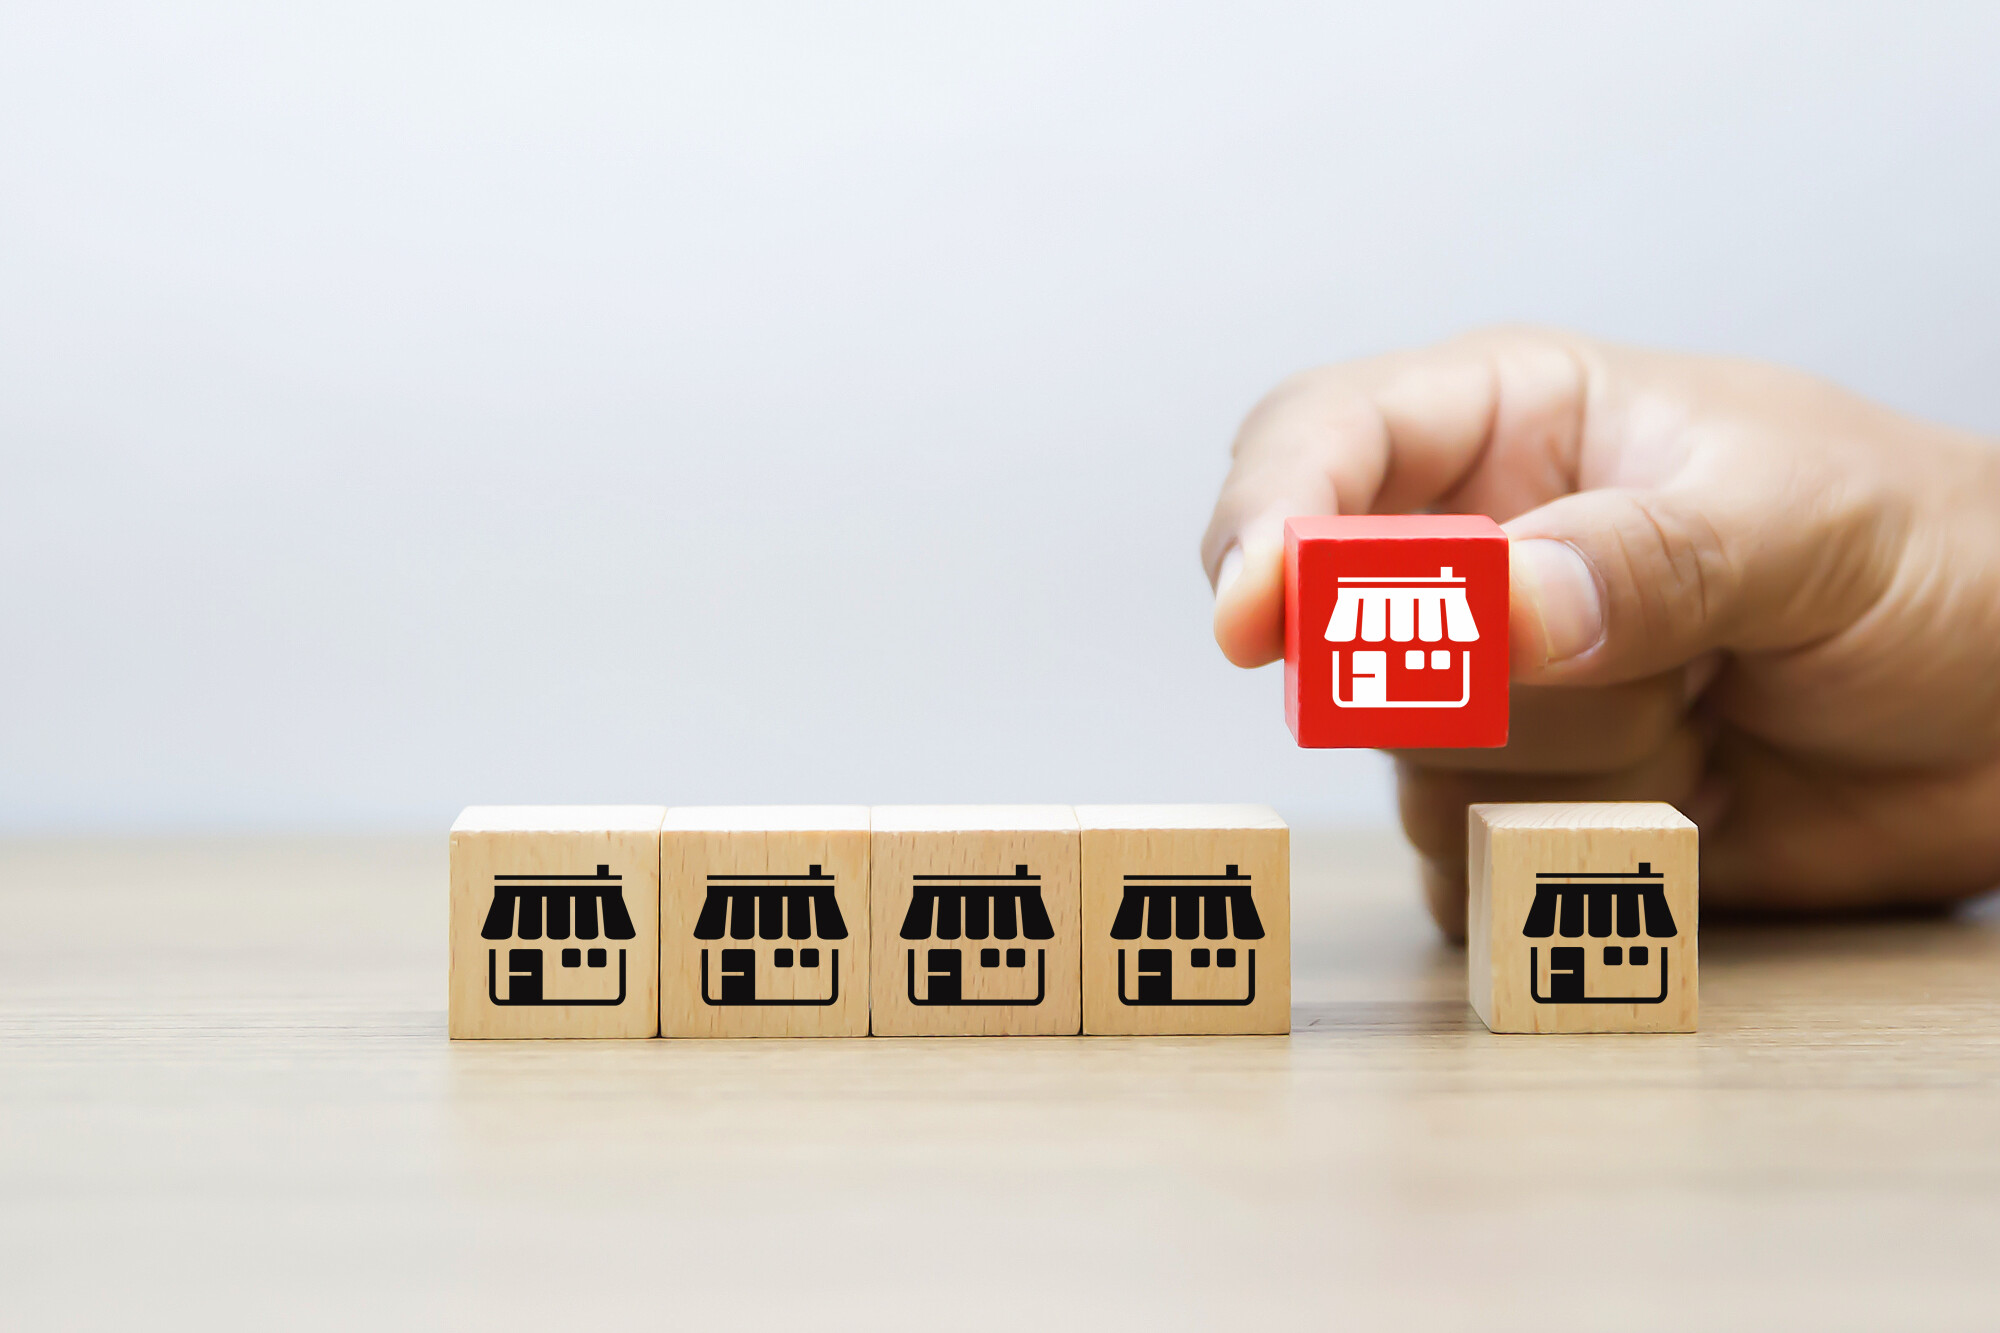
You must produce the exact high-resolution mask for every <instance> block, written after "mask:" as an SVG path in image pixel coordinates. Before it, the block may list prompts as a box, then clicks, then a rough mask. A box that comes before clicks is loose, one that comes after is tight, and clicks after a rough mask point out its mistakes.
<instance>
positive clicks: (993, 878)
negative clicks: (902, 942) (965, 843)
mask: <svg viewBox="0 0 2000 1333" xmlns="http://www.w3.org/2000/svg"><path fill="white" fill-rule="evenodd" d="M911 881H912V883H911V892H910V910H909V911H908V912H907V913H905V914H904V916H903V930H902V936H903V938H904V939H906V940H912V941H919V942H921V941H925V940H942V941H948V942H951V943H950V944H949V947H941V946H936V945H933V946H930V947H927V948H925V949H923V950H922V953H923V955H924V972H923V985H922V986H921V987H919V986H918V984H917V954H918V952H919V950H918V949H917V948H916V947H915V946H914V945H912V947H911V948H910V949H909V950H908V951H907V952H908V958H907V960H906V962H905V969H906V974H907V977H908V988H909V997H910V1003H911V1004H914V1005H922V1006H929V1005H940V1004H956V1005H1021V1006H1023V1007H1028V1006H1033V1005H1037V1004H1040V1003H1041V1002H1042V1000H1043V999H1044V998H1045V997H1046V996H1047V994H1048V966H1049V960H1048V950H1046V949H1043V948H1036V949H1034V950H1033V951H1032V952H1033V953H1034V960H1033V961H1034V987H1033V990H1032V992H1031V991H1030V990H1029V984H1028V976H1029V967H1028V964H1029V958H1028V954H1029V952H1030V950H1029V949H1028V947H1027V946H1026V945H1025V944H1016V943H1012V941H1015V940H1049V939H1054V938H1055V933H1056V931H1055V926H1054V925H1053V924H1051V923H1050V921H1049V912H1048V908H1047V906H1045V905H1044V904H1043V902H1042V877H1041V876H1040V875H1031V874H1029V873H1028V867H1026V866H1025V865H1017V866H1015V867H1014V873H1013V874H1011V875H913V876H911ZM959 940H971V941H976V942H977V943H974V944H966V945H960V944H958V943H956V941H959ZM987 940H998V941H1002V943H999V944H987V943H984V941H987Z"/></svg>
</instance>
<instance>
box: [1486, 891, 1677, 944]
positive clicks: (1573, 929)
mask: <svg viewBox="0 0 2000 1333" xmlns="http://www.w3.org/2000/svg"><path fill="white" fill-rule="evenodd" d="M1642 928H1643V930H1644V933H1645V934H1646V936H1647V937H1648V938H1650V939H1656V940H1665V939H1672V938H1673V937H1674V936H1675V935H1677V934H1679V933H1680V932H1679V930H1678V928H1677V927H1676V926H1675V924H1674V914H1673V911H1672V909H1670V908H1669V907H1668V906H1667V891H1666V887H1665V886H1664V885H1661V884H1632V883H1624V884H1537V885H1536V886H1535V901H1534V902H1533V903H1532V904H1530V905H1529V907H1528V920H1527V923H1526V924H1525V925H1523V926H1522V927H1521V934H1522V935H1524V936H1526V937H1527V938H1529V939H1531V940H1545V939H1547V938H1549V937H1550V936H1551V935H1560V936H1562V937H1563V938H1564V939H1570V940H1573V939H1577V938H1580V937H1581V936H1583V935H1584V933H1585V932H1586V931H1587V932H1588V933H1589V934H1590V936H1591V938H1593V939H1600V940H1601V939H1608V938H1610V936H1611V934H1612V933H1613V932H1614V931H1615V932H1616V933H1617V935H1618V937H1619V938H1620V939H1628V940H1629V939H1636V938H1637V937H1638V936H1639V934H1640V932H1641V929H1642Z"/></svg>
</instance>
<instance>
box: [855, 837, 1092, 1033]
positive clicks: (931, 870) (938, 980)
mask: <svg viewBox="0 0 2000 1333" xmlns="http://www.w3.org/2000/svg"><path fill="white" fill-rule="evenodd" d="M871 823H872V824H873V833H872V834H871V835H870V838H871V851H870V854H869V909H870V911H871V913H872V914H873V919H874V945H875V948H874V967H873V984H872V988H871V989H872V994H873V996H874V1004H873V1012H872V1014H871V1016H870V1022H871V1025H872V1026H873V1029H874V1031H875V1034H876V1035H877V1036H885V1037H921V1036H1030V1035H1039V1036H1053V1035H1073V1034H1074V1033H1076V1032H1077V1031H1078V1029H1079V1028H1080V1027H1081V1025H1082V1021H1083V1013H1082V1007H1081V1002H1080V1000H1079V987H1080V979H1081V960H1080V958H1079V954H1078V935H1079V931H1080V928H1081V925H1082V912H1081V906H1082V905H1081V901H1080V898H1079V896H1078V846H1077V842H1078V840H1077V826H1076V814H1075V812H1074V811H1072V810H1071V809H1070V808H1069V807H1068V806H1066V805H956V806H954V805H930V806H924V805H888V806H876V807H875V809H874V811H873V812H872V820H871Z"/></svg>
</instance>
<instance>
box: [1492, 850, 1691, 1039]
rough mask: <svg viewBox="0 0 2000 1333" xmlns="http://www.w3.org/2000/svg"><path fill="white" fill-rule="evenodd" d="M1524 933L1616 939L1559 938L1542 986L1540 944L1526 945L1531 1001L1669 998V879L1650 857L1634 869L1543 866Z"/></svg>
mask: <svg viewBox="0 0 2000 1333" xmlns="http://www.w3.org/2000/svg"><path fill="white" fill-rule="evenodd" d="M1521 933H1522V934H1523V935H1524V936H1526V937H1527V938H1529V939H1531V940H1546V939H1555V938H1560V939H1565V940H1578V939H1586V938H1587V939H1592V940H1603V941H1610V940H1612V939H1616V940H1618V941H1619V943H1616V944H1611V943H1604V944H1592V945H1588V946H1586V945H1580V944H1557V945H1553V946H1551V947H1550V949H1549V967H1548V977H1547V981H1546V986H1545V985H1544V979H1543V977H1542V968H1541V949H1540V947H1539V946H1535V947H1531V948H1530V949H1529V950H1528V993H1529V994H1530V995H1532V996H1533V997H1534V999H1535V1003H1536V1004H1659V1003H1661V1002H1662V1001H1664V1000H1665V999H1666V998H1667V981H1668V966H1669V962H1668V957H1667V955H1668V948H1667V945H1666V944H1665V943H1664V941H1667V940H1671V939H1675V938H1676V937H1678V935H1679V934H1680V932H1679V929H1678V928H1677V927H1676V926H1675V924H1674V914H1673V912H1672V910H1671V909H1669V908H1668V906H1667V887H1666V877H1665V876H1664V875H1661V874H1659V873H1657V872H1655V871H1654V869H1653V864H1652V862H1650V861H1641V862H1639V868H1638V869H1637V870H1607V871H1602V872H1580V873H1572V872H1566V871H1564V872H1557V871H1544V872H1542V873H1540V874H1537V875H1536V876H1535V901H1534V902H1533V903H1531V904H1530V905H1529V907H1528V920H1527V924H1525V925H1524V926H1522V928H1521Z"/></svg>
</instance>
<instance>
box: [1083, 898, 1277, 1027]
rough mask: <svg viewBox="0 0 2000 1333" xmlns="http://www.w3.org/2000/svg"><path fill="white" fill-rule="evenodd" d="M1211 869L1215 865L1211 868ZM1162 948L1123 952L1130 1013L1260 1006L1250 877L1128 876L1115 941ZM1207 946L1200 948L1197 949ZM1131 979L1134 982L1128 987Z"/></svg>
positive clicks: (1122, 991)
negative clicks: (1152, 1008)
mask: <svg viewBox="0 0 2000 1333" xmlns="http://www.w3.org/2000/svg"><path fill="white" fill-rule="evenodd" d="M1210 864H1213V862H1211V863H1210ZM1142 935H1143V937H1144V938H1145V939H1147V940H1149V941H1158V943H1154V944H1151V945H1149V946H1147V947H1141V948H1137V949H1134V950H1132V951H1131V953H1132V954H1133V955H1134V957H1133V958H1132V959H1131V961H1130V963H1129V964H1128V962H1127V959H1126V953H1127V951H1126V950H1125V949H1122V948H1121V949H1120V950H1119V951H1118V1002H1119V1003H1120V1004H1124V1005H1133V1006H1137V1005H1175V1006H1187V1005H1198V1006H1217V1005H1236V1006H1241V1005H1247V1004H1250V1003H1252V1002H1253V1001H1255V1000H1256V998H1257V951H1256V950H1255V949H1254V948H1238V947H1237V945H1238V942H1243V941H1250V940H1261V939H1263V938H1264V922H1263V920H1262V919H1261V918H1259V917H1258V915H1257V904H1256V902H1255V901H1253V899H1252V898H1251V884H1250V876H1248V875H1244V874H1239V873H1238V872H1237V867H1236V866H1234V865H1231V866H1226V867H1225V868H1224V870H1223V873H1222V874H1220V875H1127V876H1125V895H1124V897H1123V898H1122V899H1120V901H1119V904H1118V915H1117V916H1115V917H1114V918H1113V919H1112V922H1111V938H1112V939H1114V940H1137V939H1139V938H1141V936H1142ZM1197 940H1199V941H1202V942H1201V943H1194V941H1197ZM1128 971H1129V978H1130V979H1129V980H1128Z"/></svg>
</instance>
